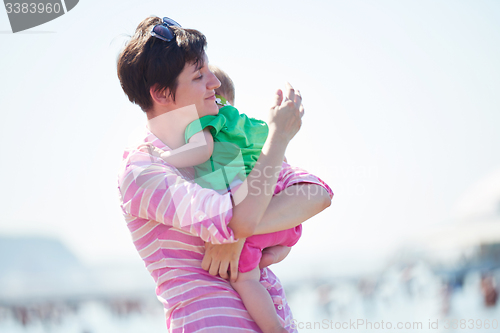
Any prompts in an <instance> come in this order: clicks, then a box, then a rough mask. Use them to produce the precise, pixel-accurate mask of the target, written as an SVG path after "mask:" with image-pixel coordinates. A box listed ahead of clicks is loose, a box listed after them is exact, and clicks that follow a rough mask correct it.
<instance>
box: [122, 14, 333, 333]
mask: <svg viewBox="0 0 500 333" xmlns="http://www.w3.org/2000/svg"><path fill="white" fill-rule="evenodd" d="M151 31H154V33H155V34H153V35H152V34H151ZM154 35H156V36H154ZM205 46H206V40H205V37H204V36H203V35H202V34H201V33H200V32H198V31H196V30H190V29H182V28H180V26H177V25H176V23H175V22H174V21H171V20H168V19H166V20H162V19H160V18H158V17H150V18H147V19H145V20H144V21H142V22H141V23H140V24H139V26H138V27H137V30H136V33H135V35H134V36H133V37H132V39H131V40H130V42H129V43H128V44H127V45H126V46H125V48H124V50H123V51H122V53H121V54H120V56H119V59H118V76H119V78H120V82H121V85H122V88H123V90H124V91H125V93H126V94H127V96H128V97H129V99H130V101H132V102H134V103H136V104H138V105H139V106H140V107H141V108H142V109H143V111H144V112H145V113H146V116H147V119H148V129H149V131H148V133H147V135H146V138H145V140H144V141H145V142H146V143H150V144H153V145H154V146H156V147H158V148H160V149H163V150H170V149H175V148H178V147H180V146H182V145H183V144H184V130H185V128H186V126H187V125H188V124H189V123H191V122H192V121H193V120H195V119H197V117H202V116H205V115H210V114H217V112H218V107H217V105H216V104H215V93H214V90H215V89H216V88H217V87H218V86H219V84H220V83H219V81H218V80H217V78H216V77H215V76H214V74H213V73H212V72H211V71H210V70H209V69H208V59H207V56H206V54H205ZM302 114H303V109H302V104H301V97H300V94H298V93H295V91H294V90H293V89H292V88H291V87H290V88H288V89H287V91H286V92H285V94H284V96H283V93H282V92H281V91H278V93H277V95H276V102H275V105H274V106H273V107H272V108H271V110H270V112H269V121H268V125H269V135H268V139H267V141H266V144H265V146H264V148H263V149H262V153H261V155H260V157H259V160H258V162H257V164H256V166H255V167H254V169H253V170H252V172H250V174H249V175H248V178H247V182H248V184H250V186H248V187H246V188H244V187H243V186H241V187H240V188H239V189H238V190H237V191H236V192H235V193H225V194H219V193H218V192H215V191H213V190H210V189H204V188H201V187H200V186H199V185H197V184H196V183H194V182H192V181H190V180H192V179H193V177H194V173H193V170H192V169H191V168H186V169H182V170H181V169H179V170H178V169H175V168H173V167H172V166H170V165H168V164H166V163H165V162H163V161H162V160H161V159H159V158H155V157H154V156H152V155H151V154H149V153H148V152H147V151H146V150H141V149H133V150H130V151H127V152H126V153H125V155H124V162H123V168H122V170H121V172H120V175H119V190H120V195H121V201H122V209H123V212H124V215H125V219H126V221H127V225H128V227H129V229H130V231H131V233H132V238H133V241H134V245H135V246H136V248H137V250H138V252H139V254H140V256H141V258H142V259H143V260H144V261H145V263H146V267H147V269H148V270H149V271H150V273H151V275H152V276H153V278H154V279H155V282H156V284H157V289H156V294H157V296H158V298H159V300H160V301H161V302H162V303H163V305H164V307H165V311H166V316H167V327H168V328H169V330H170V332H232V331H234V332H236V331H238V332H242V331H247V332H260V330H259V328H258V326H257V325H256V324H255V323H254V322H253V320H252V319H251V317H250V316H249V315H248V313H247V312H246V310H245V307H244V306H243V304H242V302H241V299H240V298H239V295H238V294H237V293H236V292H235V291H234V290H233V289H232V288H231V286H230V284H229V283H228V281H227V280H225V279H227V278H228V277H229V276H230V278H231V279H233V280H235V279H237V267H238V259H239V254H240V252H241V247H242V245H243V242H244V239H245V237H248V236H250V235H254V234H263V233H270V232H274V231H279V230H285V229H289V228H292V227H294V226H297V225H298V224H300V223H301V222H303V221H305V220H307V219H308V218H310V217H311V216H313V215H315V214H317V213H319V212H320V211H322V210H323V209H324V208H326V207H327V206H329V204H330V199H331V190H330V189H329V187H328V186H327V185H326V184H324V183H323V182H322V181H321V180H320V179H318V178H316V177H314V176H312V175H310V174H307V173H305V172H303V173H298V172H296V170H295V169H294V168H292V167H291V166H289V165H288V164H286V163H284V162H283V158H284V153H285V149H286V147H287V145H288V143H289V142H290V140H291V139H292V138H293V136H294V135H295V134H296V133H297V131H298V130H299V128H300V125H301V116H302ZM280 173H281V176H280V179H283V180H284V182H286V184H278V186H285V185H289V184H296V185H295V186H297V189H298V190H299V189H300V190H301V191H296V193H290V191H288V192H285V191H283V192H281V193H279V194H278V195H276V196H274V197H273V193H274V190H275V187H276V185H277V179H278V176H279V175H280ZM288 174H289V175H290V176H289V177H287V175H288ZM311 194H312V195H311ZM234 202H236V203H237V204H234ZM271 263H273V262H272V260H269V258H266V257H265V256H263V262H261V266H265V265H268V264H271ZM228 269H230V275H229V276H228ZM207 271H208V272H207ZM219 275H220V276H219ZM261 283H262V284H263V285H265V286H266V287H267V289H268V291H269V293H270V295H271V297H272V299H273V301H274V303H275V306H276V311H277V313H278V315H279V316H280V318H281V320H282V324H283V326H284V327H285V328H286V329H288V331H290V332H293V331H295V330H294V329H293V328H292V326H291V323H292V322H291V321H292V317H291V312H290V309H289V307H288V304H287V302H286V298H285V295H284V292H283V288H282V287H281V284H280V283H279V280H278V279H277V278H276V277H275V276H274V274H273V273H272V272H271V271H270V270H269V269H267V268H264V269H262V273H261Z"/></svg>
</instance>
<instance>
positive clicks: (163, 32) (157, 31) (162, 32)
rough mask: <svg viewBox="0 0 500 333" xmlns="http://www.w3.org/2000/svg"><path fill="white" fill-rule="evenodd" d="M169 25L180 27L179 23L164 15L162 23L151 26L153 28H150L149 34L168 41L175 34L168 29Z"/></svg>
mask: <svg viewBox="0 0 500 333" xmlns="http://www.w3.org/2000/svg"><path fill="white" fill-rule="evenodd" d="M169 26H174V27H179V28H181V25H180V24H179V23H177V22H175V21H174V20H172V19H171V18H168V17H164V18H163V23H162V24H157V25H155V26H154V27H153V29H152V30H151V36H154V37H156V38H159V39H161V40H164V41H166V42H170V41H171V40H172V39H174V37H175V35H174V33H173V32H172V30H170V28H169Z"/></svg>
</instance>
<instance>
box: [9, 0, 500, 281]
mask: <svg viewBox="0 0 500 333" xmlns="http://www.w3.org/2000/svg"><path fill="white" fill-rule="evenodd" d="M149 15H158V16H169V17H171V18H173V19H175V20H176V21H177V22H179V23H180V24H181V25H183V26H184V27H186V28H195V29H198V30H200V31H202V32H203V33H204V34H205V35H206V36H207V39H208V50H207V54H208V56H209V59H210V62H211V63H213V64H216V65H219V66H220V67H221V68H223V69H224V70H225V71H226V72H228V74H229V75H230V76H231V77H232V78H233V81H234V82H235V84H236V106H237V107H238V108H239V109H240V111H242V112H245V113H247V114H249V115H251V116H253V117H258V118H263V119H267V110H268V108H269V107H270V106H271V100H272V97H273V93H274V91H275V90H276V89H277V88H280V87H283V86H284V82H285V81H289V82H291V83H292V85H294V86H295V87H296V88H298V89H300V90H301V92H302V95H303V98H304V105H305V108H306V114H305V117H304V121H303V126H302V129H301V131H300V133H299V134H298V135H297V136H296V137H295V138H294V139H293V141H292V143H291V145H290V146H289V149H288V151H287V158H288V160H289V162H290V163H291V164H293V165H297V166H301V167H303V168H305V169H307V170H309V171H311V172H312V173H314V174H316V175H318V176H320V177H321V178H323V179H324V180H325V181H326V182H327V183H328V184H330V186H331V187H332V188H333V190H334V192H335V198H334V200H333V203H332V206H331V207H330V208H329V209H328V210H327V211H325V212H323V213H321V214H320V215H318V216H317V217H315V218H313V219H312V220H311V221H308V222H307V223H306V224H305V226H304V235H303V238H302V239H301V241H300V242H299V243H298V244H297V245H296V247H295V248H294V250H293V251H292V254H291V255H290V256H289V258H288V259H287V260H286V261H285V263H283V265H284V266H283V267H284V268H283V270H288V271H289V272H290V273H287V274H293V273H292V269H293V268H294V267H296V264H297V263H300V264H301V265H303V264H305V263H307V265H308V266H306V267H309V268H312V269H322V270H324V271H325V272H339V271H347V270H349V269H351V268H352V267H354V266H363V265H365V264H366V263H367V262H375V261H376V260H378V259H379V258H380V257H381V256H382V255H383V254H385V253H386V252H387V251H390V250H391V249H393V248H394V247H395V246H397V244H399V243H400V242H401V241H402V240H403V239H405V237H408V236H409V235H411V234H412V233H414V232H417V231H421V230H422V229H423V228H427V227H428V226H433V225H440V224H446V223H454V221H456V220H457V219H459V218H460V217H461V215H460V214H462V215H463V214H464V212H463V211H461V210H460V207H457V205H458V203H459V202H461V200H462V198H463V197H464V195H466V194H467V191H468V189H470V188H471V187H473V186H475V184H477V183H478V182H480V181H481V180H483V179H485V177H488V175H490V174H497V172H498V170H500V154H499V153H498V152H499V151H500V135H499V128H500V126H499V125H500V112H499V111H500V97H499V96H500V94H498V91H500V62H499V61H498V59H500V2H498V1H496V0H491V1H483V0H475V1H460V0H452V1H451V0H448V1H446V0H442V1H439V2H436V1H426V0H418V1H416V0H415V1H397V0H393V1H386V0H377V1H368V0H367V1H346V0H344V1H314V0H311V1H307V2H304V1H300V2H299V1H296V2H294V1H251V2H248V1H245V2H243V1H190V2H189V4H187V3H186V2H182V1H169V2H165V1H126V0H121V1H117V0H112V1H111V0H110V1H97V0H82V1H80V3H79V4H78V5H77V6H76V7H75V8H74V9H73V10H72V11H70V12H68V13H67V14H65V15H64V16H62V17H60V18H58V19H56V20H54V21H52V22H48V23H46V24H44V25H42V26H38V27H35V28H32V29H30V30H28V31H26V32H23V33H17V34H12V33H10V31H11V30H10V25H9V21H8V18H7V14H6V12H5V11H2V10H0V40H1V45H2V46H1V50H2V52H1V55H0V57H1V58H0V59H1V61H0V73H1V76H0V110H1V112H2V121H1V122H0V136H1V140H0V145H1V149H2V155H1V171H2V175H3V183H2V188H3V191H2V192H1V194H0V200H1V202H2V212H3V214H2V218H1V220H0V233H1V234H9V235H12V234H15V235H19V234H30V235H33V234H36V235H48V236H52V237H58V238H60V239H62V240H63V241H64V242H65V243H66V244H67V245H68V246H70V247H71V249H72V250H73V251H74V252H75V253H76V254H77V255H79V256H80V257H81V258H83V259H84V260H85V261H87V262H89V263H102V262H105V261H109V260H114V261H119V262H129V261H137V260H138V255H137V253H136V252H135V249H134V247H133V245H132V242H131V240H130V236H129V234H128V230H127V228H126V226H125V223H124V221H123V218H122V216H121V212H120V209H119V205H118V200H117V189H116V184H117V183H116V176H117V169H118V167H119V163H120V160H121V154H122V151H123V148H124V147H125V146H127V145H128V144H130V143H132V142H133V140H134V138H136V137H137V133H138V131H140V130H141V129H142V128H143V126H144V123H145V116H144V115H143V114H142V111H141V110H140V109H139V108H138V107H136V106H134V105H132V104H131V103H129V102H128V100H127V98H126V97H125V95H124V94H123V92H122V90H121V87H120V85H119V82H118V79H117V77H116V57H117V55H118V52H119V50H120V48H121V47H122V45H123V44H124V42H125V41H126V40H127V38H126V37H125V35H127V34H128V35H130V34H132V33H133V31H134V30H135V27H136V26H137V24H138V23H139V22H140V21H141V20H142V19H144V18H145V17H147V16H149ZM462 202H463V200H462ZM301 267H304V266H301ZM311 274H312V273H311Z"/></svg>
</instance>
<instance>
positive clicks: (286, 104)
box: [268, 82, 304, 142]
mask: <svg viewBox="0 0 500 333" xmlns="http://www.w3.org/2000/svg"><path fill="white" fill-rule="evenodd" d="M274 104H275V105H274V106H273V107H272V108H271V110H270V112H269V122H268V123H269V131H270V132H276V133H279V134H281V135H283V136H284V139H285V140H286V141H287V142H288V141H290V140H291V139H292V138H293V137H294V136H295V134H297V132H298V131H299V129H300V126H301V125H302V119H301V118H302V116H303V115H304V107H303V105H302V96H301V95H300V92H299V91H298V90H297V91H295V90H294V89H293V87H292V86H291V85H290V84H289V83H288V82H287V86H286V90H285V97H284V98H283V92H282V91H281V90H278V91H277V92H276V100H275V103H274Z"/></svg>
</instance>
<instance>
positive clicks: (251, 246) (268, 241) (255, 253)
mask: <svg viewBox="0 0 500 333" xmlns="http://www.w3.org/2000/svg"><path fill="white" fill-rule="evenodd" d="M301 234H302V224H299V225H298V226H296V227H295V228H292V229H287V230H283V231H277V232H273V233H270V234H264V235H255V236H251V237H248V238H247V239H246V241H245V245H243V250H242V251H241V256H240V263H239V266H238V270H239V271H240V272H249V271H251V270H252V269H254V268H255V267H257V266H259V262H260V259H261V258H262V250H263V249H265V248H266V247H270V246H274V245H283V246H289V247H290V246H293V245H295V244H296V243H297V242H298V241H299V238H300V235H301Z"/></svg>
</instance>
